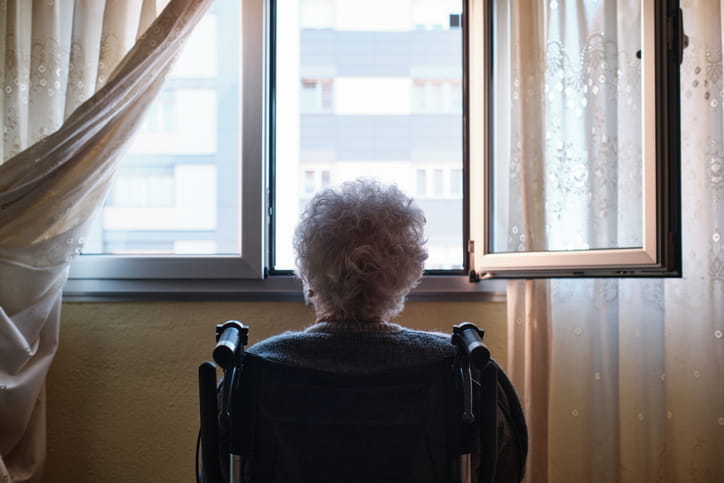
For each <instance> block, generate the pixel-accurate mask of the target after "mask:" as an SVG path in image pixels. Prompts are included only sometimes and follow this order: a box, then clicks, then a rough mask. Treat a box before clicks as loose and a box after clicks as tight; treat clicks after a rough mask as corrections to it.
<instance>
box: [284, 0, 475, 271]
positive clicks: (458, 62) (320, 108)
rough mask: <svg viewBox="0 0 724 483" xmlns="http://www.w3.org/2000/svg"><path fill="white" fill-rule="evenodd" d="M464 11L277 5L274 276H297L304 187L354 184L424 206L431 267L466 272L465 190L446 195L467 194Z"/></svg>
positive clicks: (351, 3)
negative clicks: (390, 191) (362, 179)
mask: <svg viewBox="0 0 724 483" xmlns="http://www.w3.org/2000/svg"><path fill="white" fill-rule="evenodd" d="M282 5H283V8H281V7H282ZM461 12H462V1H461V0H433V1H411V2H389V1H387V0H385V1H383V0H370V1H367V2H359V1H357V0H333V1H319V0H297V1H294V0H292V1H285V2H283V3H282V2H278V7H277V9H276V21H277V25H276V29H275V31H276V39H275V41H274V49H275V58H276V66H275V72H276V79H275V80H274V82H275V89H274V92H275V95H276V98H275V100H274V106H275V107H276V112H275V113H274V119H275V122H274V125H275V128H276V133H275V136H274V137H275V139H276V140H277V141H276V145H275V146H274V148H273V152H274V162H275V163H276V166H275V169H274V173H275V175H276V178H275V179H274V183H275V185H274V187H275V190H274V192H275V194H276V196H275V199H274V200H273V203H274V209H273V213H274V220H273V222H274V224H275V227H274V228H275V229H274V233H275V240H274V241H273V246H274V254H273V256H274V267H273V268H274V269H277V270H288V269H291V268H293V258H292V253H291V236H292V231H293V229H294V226H295V224H296V221H297V220H298V218H299V214H300V211H301V210H302V209H303V208H304V205H305V203H306V202H307V201H308V199H309V198H310V197H311V194H312V193H310V191H309V189H308V188H309V187H311V186H314V190H315V191H316V190H318V189H321V188H323V187H325V186H328V185H329V184H330V183H334V184H338V183H340V182H342V181H344V180H349V179H354V178H356V177H359V176H370V177H375V178H378V179H380V180H381V181H382V182H386V183H396V184H397V185H398V186H399V187H400V188H401V189H402V190H403V191H405V192H406V193H408V194H409V195H411V196H413V197H415V196H419V198H418V199H417V202H418V204H419V205H420V206H421V207H422V209H423V210H424V211H425V214H426V217H427V233H426V235H427V238H428V240H429V241H428V248H429V252H430V258H429V260H428V263H427V265H426V268H428V269H461V268H462V267H463V261H464V252H463V247H464V244H463V218H462V212H463V208H462V203H463V200H462V189H457V190H452V189H451V190H446V189H445V188H446V186H462V166H463V149H462V141H463V122H462V111H463V109H462V94H461V92H462V89H461V86H462V72H463V67H462V64H463V58H462V42H463V38H462V29H461V28H460V22H459V15H460V14H461ZM430 163H434V168H433V169H431V168H430V167H429V166H428V165H429V164H430ZM310 173H312V174H310ZM307 176H309V178H307ZM448 176H449V177H448ZM453 176H457V177H458V178H459V179H458V180H455V181H454V180H452V177H453ZM300 179H304V182H303V183H302V182H299V180H300ZM428 183H430V185H429V186H428Z"/></svg>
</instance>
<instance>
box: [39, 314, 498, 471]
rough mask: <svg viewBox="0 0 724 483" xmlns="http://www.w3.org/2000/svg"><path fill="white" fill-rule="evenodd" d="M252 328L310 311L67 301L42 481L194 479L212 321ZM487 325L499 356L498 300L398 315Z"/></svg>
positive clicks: (263, 333) (419, 322)
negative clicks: (201, 370) (201, 381)
mask: <svg viewBox="0 0 724 483" xmlns="http://www.w3.org/2000/svg"><path fill="white" fill-rule="evenodd" d="M228 319H237V320H241V321H243V322H245V323H247V324H249V325H250V326H251V332H250V336H251V341H250V342H251V343H253V342H255V341H257V340H260V339H264V338H266V337H269V336H271V335H273V334H276V333H279V332H283V331H285V330H300V329H302V328H304V327H305V326H307V325H309V324H310V323H312V322H313V313H312V312H311V310H310V309H309V308H307V307H305V306H304V305H303V304H301V303H295V302H145V303H129V302H126V303H66V304H64V305H63V315H62V324H61V334H60V348H59V350H58V354H57V356H56V359H55V362H54V365H53V367H52V369H51V371H50V374H49V376H48V382H47V389H48V407H47V408H48V409H47V411H48V413H47V419H48V421H47V424H48V461H47V465H46V470H45V478H44V481H45V482H47V483H61V482H63V483H64V482H73V483H84V482H88V483H90V482H93V483H98V482H102V483H111V482H160V483H164V482H193V481H195V479H194V474H195V473H194V451H195V444H196V434H197V431H198V426H199V416H198V391H197V369H198V365H199V364H200V363H201V362H203V361H204V360H208V359H210V358H211V350H212V348H213V344H214V325H215V324H216V323H219V322H223V321H224V320H228ZM464 320H469V321H472V322H475V323H477V324H479V325H481V326H482V327H484V328H485V329H486V342H487V343H488V345H489V346H490V348H491V351H492V353H493V355H494V357H495V358H496V359H497V360H499V361H500V362H501V363H503V364H504V363H505V357H506V335H507V332H506V326H505V304H502V303H480V302H442V303H441V302H418V303H410V304H408V306H407V308H406V310H405V312H404V313H403V314H402V315H401V317H400V319H399V320H398V321H397V322H400V323H402V324H403V325H406V326H408V327H413V328H419V329H426V330H432V329H438V330H442V331H445V332H448V331H449V329H450V327H451V325H453V324H455V323H458V322H461V321H464Z"/></svg>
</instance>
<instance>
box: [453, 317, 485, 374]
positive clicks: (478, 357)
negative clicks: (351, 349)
mask: <svg viewBox="0 0 724 483" xmlns="http://www.w3.org/2000/svg"><path fill="white" fill-rule="evenodd" d="M484 336H485V331H484V330H483V329H479V328H478V327H477V326H476V325H475V324H473V323H472V322H463V323H461V324H458V325H455V326H453V335H452V338H451V342H452V343H453V344H455V345H456V346H458V348H460V349H461V350H462V351H463V354H465V355H466V356H467V358H468V360H469V361H470V363H471V365H472V366H474V367H477V368H480V369H481V368H482V367H483V366H484V365H485V364H486V363H487V362H488V360H490V351H489V350H488V348H487V347H485V344H483V337H484Z"/></svg>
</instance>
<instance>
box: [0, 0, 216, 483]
mask: <svg viewBox="0 0 724 483" xmlns="http://www.w3.org/2000/svg"><path fill="white" fill-rule="evenodd" d="M210 2H211V0H206V1H198V0H171V1H170V2H157V1H156V0H133V1H123V2H117V1H108V2H101V1H93V2H87V1H81V0H76V1H74V0H54V1H47V2H42V1H39V0H36V1H33V2H30V1H25V0H17V1H8V2H7V3H6V4H5V3H3V8H2V9H1V10H0V14H2V17H0V29H3V30H4V31H3V32H2V33H1V34H0V39H2V42H3V44H2V46H1V48H0V54H2V55H3V58H4V62H0V68H2V71H1V72H0V81H2V85H1V87H2V95H1V96H0V111H1V112H2V116H0V122H2V128H3V136H2V154H3V155H2V162H0V354H2V357H0V479H1V480H2V481H13V482H21V481H22V482H25V481H39V480H40V477H41V473H42V466H43V461H44V458H45V392H44V380H45V375H46V373H47V371H48V368H49V366H50V364H51V362H52V359H53V355H54V354H55V351H56V347H57V344H58V325H59V321H60V301H61V290H62V287H63V284H64V283H65V280H66V277H67V273H68V265H69V263H70V261H71V260H72V259H73V257H74V256H75V255H77V254H78V253H79V252H80V248H81V246H82V245H83V241H84V240H83V237H84V236H85V231H86V228H87V222H88V219H89V217H90V216H91V215H92V213H93V212H94V211H95V209H96V208H97V207H98V206H99V205H100V203H101V202H102V200H103V199H104V197H105V194H106V192H107V190H108V187H109V184H110V180H111V177H112V174H113V171H114V166H115V163H116V161H117V159H118V157H119V154H120V153H121V152H122V148H123V147H124V145H125V143H126V141H127V140H128V139H129V138H130V137H131V135H132V133H133V131H134V129H135V128H136V127H137V126H138V124H139V118H140V116H141V115H142V114H143V112H144V110H145V108H146V106H148V104H149V103H150V101H151V100H152V99H153V97H154V96H155V94H156V93H157V91H158V90H159V89H160V87H161V85H162V83H163V79H164V76H165V73H166V72H167V71H168V69H169V68H170V65H171V63H172V61H173V59H174V57H175V56H176V54H177V53H178V51H179V49H180V48H181V45H182V42H183V40H184V39H185V38H186V37H187V36H188V34H189V33H190V31H191V29H192V28H193V26H194V25H195V24H196V22H197V21H198V20H199V19H200V17H201V16H202V15H203V13H204V11H205V10H206V8H207V7H208V6H209V5H210ZM161 3H168V6H167V7H166V8H165V9H164V10H163V12H162V13H161V14H160V15H159V16H158V17H156V15H157V4H159V5H160V4H161Z"/></svg>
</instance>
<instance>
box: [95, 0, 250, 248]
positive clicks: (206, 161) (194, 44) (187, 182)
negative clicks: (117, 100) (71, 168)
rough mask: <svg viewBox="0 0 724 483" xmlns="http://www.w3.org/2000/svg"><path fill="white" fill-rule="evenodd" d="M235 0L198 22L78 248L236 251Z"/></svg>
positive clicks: (236, 79) (237, 175)
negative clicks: (86, 238)
mask: <svg viewBox="0 0 724 483" xmlns="http://www.w3.org/2000/svg"><path fill="white" fill-rule="evenodd" d="M238 3H239V2H229V1H223V2H216V3H215V4H214V5H213V6H212V7H211V10H210V11H209V12H208V13H207V14H206V16H205V17H204V18H203V19H202V20H201V21H200V23H199V24H198V25H197V27H196V28H195V30H194V32H193V34H192V36H191V38H190V39H189V40H188V42H187V45H186V46H185V47H184V50H183V52H182V54H181V56H180V57H179V59H178V61H177V62H176V64H175V66H174V68H173V70H172V71H171V72H170V73H169V75H168V78H167V81H166V84H165V86H164V88H163V90H162V92H161V93H160V94H159V96H158V97H157V99H156V100H155V102H154V103H153V105H152V106H150V108H149V112H148V113H147V115H146V117H145V118H144V121H143V124H142V126H141V129H140V131H139V132H138V133H137V134H136V136H135V138H134V139H133V141H132V144H131V145H130V147H129V149H128V151H127V154H126V155H125V156H124V158H123V159H122V160H121V162H120V165H119V168H118V172H117V173H116V180H115V181H114V186H113V188H112V190H111V193H110V194H109V196H108V198H107V200H106V202H105V205H104V206H103V207H102V209H101V210H100V212H99V213H98V215H97V216H96V219H95V222H94V225H93V226H92V228H91V233H90V236H89V238H88V240H87V242H86V245H85V248H84V253H86V254H140V255H144V254H160V255H163V254H167V255H198V254H238V253H239V222H238V220H239V216H240V214H239V210H240V206H239V201H238V200H239V144H240V143H239V141H238V139H239V122H238V117H239V114H238V113H239V94H238V92H239V80H238V79H239V76H238V60H237V59H238V57H239V55H240V54H239V49H238V48H237V46H238V45H239V38H238V36H239V29H238V19H239V5H238ZM220 46H223V48H220Z"/></svg>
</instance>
